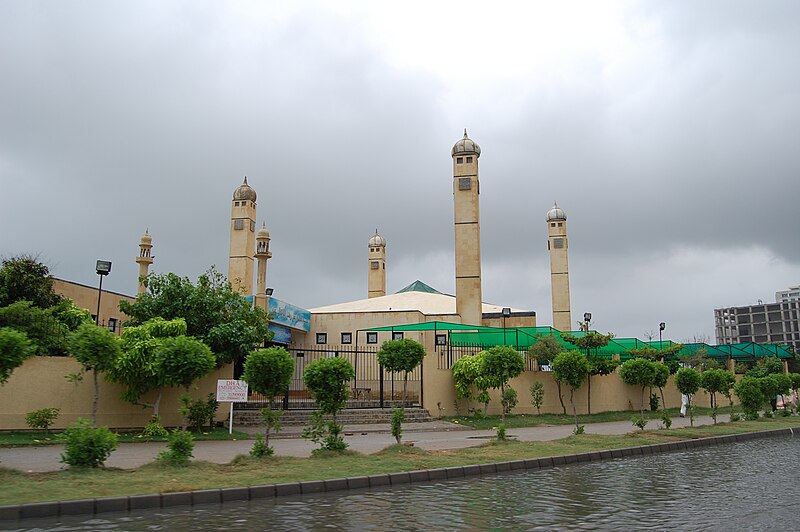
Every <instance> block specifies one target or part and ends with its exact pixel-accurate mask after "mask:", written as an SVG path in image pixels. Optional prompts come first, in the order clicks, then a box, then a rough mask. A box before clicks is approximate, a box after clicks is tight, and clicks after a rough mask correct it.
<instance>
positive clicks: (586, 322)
mask: <svg viewBox="0 0 800 532" xmlns="http://www.w3.org/2000/svg"><path fill="white" fill-rule="evenodd" d="M591 321H592V313H591V312H584V313H583V323H584V325H583V326H584V332H587V333H588V332H589V323H590V322H591Z"/></svg>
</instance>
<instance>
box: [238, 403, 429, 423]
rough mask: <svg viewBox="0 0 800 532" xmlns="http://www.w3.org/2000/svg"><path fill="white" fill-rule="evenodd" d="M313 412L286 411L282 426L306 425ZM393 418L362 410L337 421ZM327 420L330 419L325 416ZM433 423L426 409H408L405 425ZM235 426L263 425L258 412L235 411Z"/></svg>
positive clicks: (382, 411)
mask: <svg viewBox="0 0 800 532" xmlns="http://www.w3.org/2000/svg"><path fill="white" fill-rule="evenodd" d="M313 412H314V411H313V410H286V411H285V412H284V413H283V416H282V417H281V424H282V425H306V424H308V418H309V416H310V415H311V414H312V413H313ZM391 418H392V409H391V408H362V409H349V410H342V411H341V412H339V414H337V416H336V421H338V422H339V423H340V424H342V425H362V424H367V423H387V424H388V423H389V422H390V421H391ZM325 419H330V417H329V416H325ZM426 421H433V420H432V418H431V414H430V412H428V411H427V410H425V409H424V408H418V407H409V408H406V419H405V421H404V423H424V422H426ZM233 424H234V425H243V426H249V427H254V426H260V425H262V424H263V421H262V420H261V414H260V413H259V411H258V410H234V412H233Z"/></svg>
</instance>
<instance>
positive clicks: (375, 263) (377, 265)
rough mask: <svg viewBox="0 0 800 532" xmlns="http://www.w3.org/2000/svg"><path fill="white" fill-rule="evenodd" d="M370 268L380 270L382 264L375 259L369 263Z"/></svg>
mask: <svg viewBox="0 0 800 532" xmlns="http://www.w3.org/2000/svg"><path fill="white" fill-rule="evenodd" d="M369 269H370V270H380V269H381V265H380V263H379V262H378V261H377V260H373V261H372V262H370V264H369Z"/></svg>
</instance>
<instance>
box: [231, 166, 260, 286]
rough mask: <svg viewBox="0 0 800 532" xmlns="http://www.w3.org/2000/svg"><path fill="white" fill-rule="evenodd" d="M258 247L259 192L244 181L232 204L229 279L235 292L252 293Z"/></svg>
mask: <svg viewBox="0 0 800 532" xmlns="http://www.w3.org/2000/svg"><path fill="white" fill-rule="evenodd" d="M255 247H256V191H255V190H253V189H252V188H250V185H248V184H247V177H245V178H244V183H242V184H241V185H240V186H239V188H237V189H236V190H235V191H234V193H233V202H232V203H231V253H230V258H229V259H228V280H229V281H230V283H231V286H232V287H233V290H234V291H236V292H239V293H241V294H242V295H245V296H249V295H252V294H253V252H254V250H255Z"/></svg>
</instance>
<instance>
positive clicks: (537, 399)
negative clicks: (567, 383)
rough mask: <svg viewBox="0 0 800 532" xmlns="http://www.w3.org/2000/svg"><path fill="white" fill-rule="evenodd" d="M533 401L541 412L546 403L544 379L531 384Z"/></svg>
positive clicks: (537, 411)
mask: <svg viewBox="0 0 800 532" xmlns="http://www.w3.org/2000/svg"><path fill="white" fill-rule="evenodd" d="M531 403H533V406H535V407H536V413H537V414H541V413H542V411H541V408H542V404H543V403H544V384H543V383H542V381H533V384H531Z"/></svg>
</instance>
